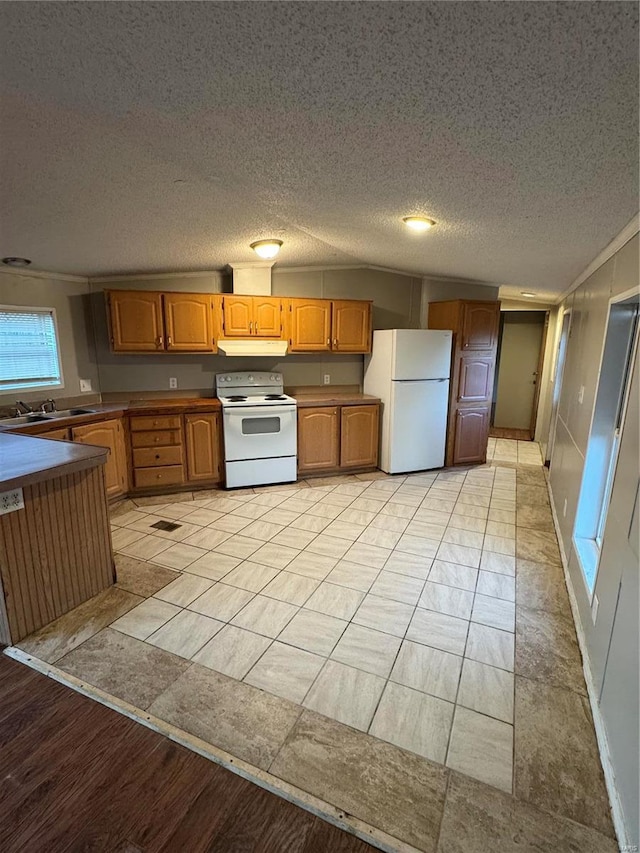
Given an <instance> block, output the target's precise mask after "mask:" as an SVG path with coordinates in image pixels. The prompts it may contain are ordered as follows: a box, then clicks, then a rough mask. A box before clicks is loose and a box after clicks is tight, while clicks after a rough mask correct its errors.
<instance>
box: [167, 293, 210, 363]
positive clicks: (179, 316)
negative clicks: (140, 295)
mask: <svg viewBox="0 0 640 853" xmlns="http://www.w3.org/2000/svg"><path fill="white" fill-rule="evenodd" d="M162 298H163V301H164V321H165V328H166V331H167V342H166V343H167V349H168V350H170V351H175V352H212V351H213V349H214V340H213V316H212V314H213V306H212V303H211V297H210V296H209V294H207V293H164V294H163V297H162Z"/></svg>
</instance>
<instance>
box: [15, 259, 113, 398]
mask: <svg viewBox="0 0 640 853" xmlns="http://www.w3.org/2000/svg"><path fill="white" fill-rule="evenodd" d="M0 304H2V305H24V306H32V307H34V308H55V310H56V318H57V323H58V337H59V341H60V355H61V360H62V373H63V378H64V388H55V389H51V390H49V391H48V390H46V389H44V390H36V391H28V392H27V391H20V392H17V391H9V392H8V393H6V394H0V405H2V406H10V405H13V403H14V402H15V400H16V397H20V399H23V400H27V401H40V400H43V399H44V398H45V397H51V396H55V397H56V398H64V397H75V396H78V395H79V394H80V379H90V380H91V383H92V386H93V392H94V393H95V392H99V391H100V387H99V382H98V366H97V363H96V353H95V346H94V341H93V328H92V324H91V315H90V305H89V283H88V282H87V281H83V280H77V281H73V280H68V279H66V278H64V277H60V278H57V277H56V276H55V274H53V273H52V274H51V275H47V276H46V277H43V276H33V275H25V274H23V273H16V272H9V271H4V270H3V271H0Z"/></svg>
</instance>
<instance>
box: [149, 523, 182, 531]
mask: <svg viewBox="0 0 640 853" xmlns="http://www.w3.org/2000/svg"><path fill="white" fill-rule="evenodd" d="M151 526H152V527H155V529H156V530H166V531H167V533H171V532H172V531H173V530H177V529H178V528H179V527H182V525H181V524H176V523H175V521H156V523H155V524H152V525H151Z"/></svg>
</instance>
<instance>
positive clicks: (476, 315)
mask: <svg viewBox="0 0 640 853" xmlns="http://www.w3.org/2000/svg"><path fill="white" fill-rule="evenodd" d="M499 322H500V303H499V302H464V303H463V306H462V336H461V342H460V348H461V349H463V350H481V349H488V350H490V349H495V347H496V344H497V341H498V324H499Z"/></svg>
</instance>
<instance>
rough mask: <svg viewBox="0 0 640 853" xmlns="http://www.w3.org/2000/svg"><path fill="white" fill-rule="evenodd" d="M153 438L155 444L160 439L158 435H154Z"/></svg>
mask: <svg viewBox="0 0 640 853" xmlns="http://www.w3.org/2000/svg"><path fill="white" fill-rule="evenodd" d="M153 440H154V441H155V443H156V444H157V443H158V442H159V441H160V439H159V438H158V436H156V437H155V438H154V439H153Z"/></svg>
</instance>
